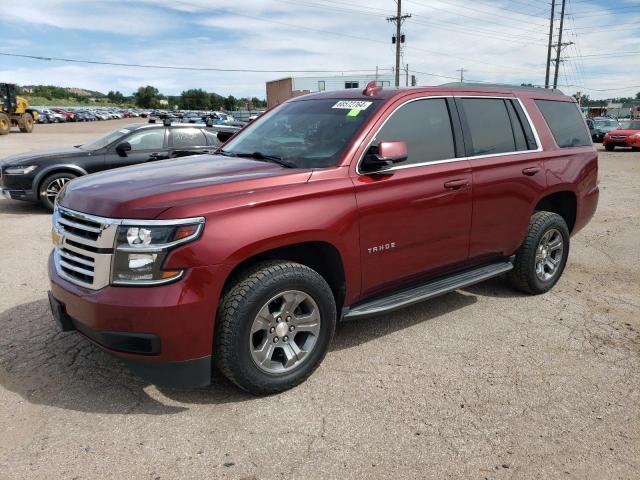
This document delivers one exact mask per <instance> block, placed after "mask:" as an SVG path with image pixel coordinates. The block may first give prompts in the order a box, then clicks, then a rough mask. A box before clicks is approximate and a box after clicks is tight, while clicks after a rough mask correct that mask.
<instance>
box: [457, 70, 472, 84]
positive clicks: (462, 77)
mask: <svg viewBox="0 0 640 480" xmlns="http://www.w3.org/2000/svg"><path fill="white" fill-rule="evenodd" d="M468 71H469V70H467V69H466V68H459V69H457V70H456V72H460V83H464V72H468Z"/></svg>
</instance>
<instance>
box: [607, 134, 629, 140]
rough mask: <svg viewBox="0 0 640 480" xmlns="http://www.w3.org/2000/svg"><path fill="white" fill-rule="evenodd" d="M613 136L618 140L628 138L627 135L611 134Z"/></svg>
mask: <svg viewBox="0 0 640 480" xmlns="http://www.w3.org/2000/svg"><path fill="white" fill-rule="evenodd" d="M610 137H611V138H615V139H616V140H624V139H625V138H627V136H626V135H610Z"/></svg>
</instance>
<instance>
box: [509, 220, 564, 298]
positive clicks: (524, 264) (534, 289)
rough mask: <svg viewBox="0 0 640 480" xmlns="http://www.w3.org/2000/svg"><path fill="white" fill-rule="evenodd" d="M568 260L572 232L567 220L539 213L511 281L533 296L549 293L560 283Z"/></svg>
mask: <svg viewBox="0 0 640 480" xmlns="http://www.w3.org/2000/svg"><path fill="white" fill-rule="evenodd" d="M568 256H569V229H568V228H567V224H566V222H565V221H564V219H563V218H562V217H561V216H560V215H558V214H556V213H552V212H536V213H534V214H533V215H532V216H531V220H530V221H529V228H528V229H527V234H526V237H525V240H524V242H523V243H522V245H521V246H520V248H519V249H518V251H517V252H516V259H515V262H514V265H513V270H511V271H510V272H509V274H508V277H509V281H510V283H511V285H512V286H513V287H515V288H516V289H517V290H520V291H522V292H525V293H529V294H532V295H539V294H541V293H545V292H548V291H549V290H551V289H552V288H553V286H554V285H555V284H556V283H558V280H560V277H561V276H562V272H563V271H564V267H565V265H566V263H567V258H568Z"/></svg>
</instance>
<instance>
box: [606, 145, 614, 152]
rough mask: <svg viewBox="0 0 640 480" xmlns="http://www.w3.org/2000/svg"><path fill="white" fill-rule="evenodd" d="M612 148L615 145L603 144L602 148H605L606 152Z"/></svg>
mask: <svg viewBox="0 0 640 480" xmlns="http://www.w3.org/2000/svg"><path fill="white" fill-rule="evenodd" d="M614 148H616V147H615V146H613V145H605V146H604V149H605V150H606V151H607V152H613V149H614Z"/></svg>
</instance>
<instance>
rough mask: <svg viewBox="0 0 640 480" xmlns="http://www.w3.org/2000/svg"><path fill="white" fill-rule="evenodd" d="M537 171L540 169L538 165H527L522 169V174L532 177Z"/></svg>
mask: <svg viewBox="0 0 640 480" xmlns="http://www.w3.org/2000/svg"><path fill="white" fill-rule="evenodd" d="M539 171H540V167H527V168H524V169H522V174H523V175H526V176H527V177H532V176H534V175H535V174H536V173H538V172H539Z"/></svg>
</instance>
